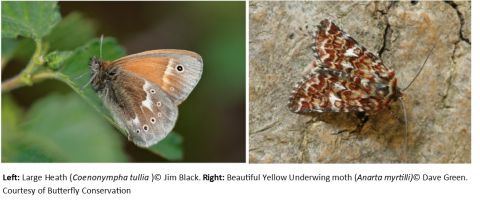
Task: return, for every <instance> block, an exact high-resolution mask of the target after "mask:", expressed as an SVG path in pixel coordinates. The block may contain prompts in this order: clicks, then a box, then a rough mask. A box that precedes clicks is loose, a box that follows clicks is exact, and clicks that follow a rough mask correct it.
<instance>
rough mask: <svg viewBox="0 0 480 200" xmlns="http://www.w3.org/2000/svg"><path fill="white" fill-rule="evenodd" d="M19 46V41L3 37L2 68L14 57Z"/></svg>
mask: <svg viewBox="0 0 480 200" xmlns="http://www.w3.org/2000/svg"><path fill="white" fill-rule="evenodd" d="M17 47H18V41H17V40H15V39H11V38H2V68H3V67H4V66H5V65H6V64H7V62H8V61H9V60H10V58H12V57H13V54H14V53H15V50H16V49H17Z"/></svg>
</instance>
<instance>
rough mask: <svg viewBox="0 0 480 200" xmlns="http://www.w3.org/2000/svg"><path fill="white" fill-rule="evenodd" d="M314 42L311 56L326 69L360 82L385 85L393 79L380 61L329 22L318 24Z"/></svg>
mask: <svg viewBox="0 0 480 200" xmlns="http://www.w3.org/2000/svg"><path fill="white" fill-rule="evenodd" d="M314 39H315V43H314V45H313V50H314V54H315V55H316V57H317V59H318V60H319V61H320V62H321V63H322V65H323V66H325V67H327V68H330V69H334V70H338V71H342V72H345V73H347V74H349V75H350V76H352V77H353V76H356V77H361V78H362V79H364V82H365V81H371V82H379V83H384V84H388V83H389V82H390V81H391V80H392V79H394V77H395V72H394V71H393V70H391V69H389V68H387V67H385V66H384V65H383V62H382V60H381V59H380V58H378V57H377V56H376V55H374V54H373V53H372V52H370V51H368V50H367V49H366V48H365V47H364V46H362V45H360V44H359V43H358V42H357V41H355V39H353V38H352V37H350V36H349V35H348V34H347V33H345V32H343V31H342V30H341V29H340V28H338V27H337V26H336V25H335V24H334V23H333V22H331V21H329V20H326V19H325V20H322V21H321V22H320V25H319V26H318V27H317V31H316V32H315V34H314Z"/></svg>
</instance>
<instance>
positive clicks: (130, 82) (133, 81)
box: [103, 69, 178, 147]
mask: <svg viewBox="0 0 480 200" xmlns="http://www.w3.org/2000/svg"><path fill="white" fill-rule="evenodd" d="M116 73H117V74H116V77H115V78H114V79H113V80H111V82H110V83H109V84H108V86H107V87H106V89H105V90H103V97H104V101H105V105H106V106H107V107H108V108H109V109H110V110H111V111H112V114H113V117H114V119H115V121H116V122H117V124H119V125H120V126H121V127H122V128H123V129H124V130H125V131H126V132H127V133H128V138H129V140H132V141H133V143H135V144H136V145H137V146H140V147H149V146H151V145H153V144H155V143H157V142H158V141H160V140H162V139H163V138H165V137H166V136H167V134H168V133H170V132H171V131H172V129H173V127H174V126H175V122H176V120H177V116H178V108H177V106H176V105H175V103H174V102H173V101H172V99H171V98H169V95H167V94H166V93H165V92H164V91H163V90H162V89H161V88H160V87H158V86H157V85H156V84H155V83H153V82H151V81H149V80H145V79H143V78H141V77H139V76H138V75H137V74H134V73H131V72H129V71H125V70H122V69H119V70H118V71H117V72H116Z"/></svg>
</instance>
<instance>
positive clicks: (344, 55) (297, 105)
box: [288, 19, 431, 136]
mask: <svg viewBox="0 0 480 200" xmlns="http://www.w3.org/2000/svg"><path fill="white" fill-rule="evenodd" d="M313 37H314V40H315V41H314V44H313V46H312V50H313V52H314V56H315V57H316V59H315V60H314V61H313V62H312V64H311V65H310V70H309V72H308V73H307V74H306V75H305V76H304V77H303V80H302V81H300V82H298V83H297V84H296V85H295V87H294V89H293V90H292V92H291V95H290V98H289V103H288V108H289V109H290V111H292V112H294V113H311V112H320V113H321V112H357V113H367V114H374V113H377V112H378V111H380V110H385V109H388V108H389V106H390V105H391V104H392V102H395V101H397V100H398V101H400V102H401V105H402V108H403V111H404V117H405V127H407V126H406V112H405V107H404V106H403V101H402V98H401V97H402V95H403V94H402V91H404V90H405V89H406V88H405V89H403V90H402V89H400V88H399V87H398V86H397V78H396V77H395V71H393V70H392V69H390V68H388V67H386V66H385V65H384V64H383V62H382V60H381V59H380V58H378V56H376V55H375V54H373V53H372V52H370V51H368V50H367V49H366V48H365V47H364V46H362V45H360V44H359V43H358V42H357V41H355V39H353V38H352V37H351V36H349V35H348V34H347V33H345V32H344V31H342V30H341V29H340V28H339V27H338V26H336V25H335V24H334V23H333V22H331V21H330V20H327V19H325V20H322V21H321V22H320V25H319V26H317V30H316V31H315V32H314V34H313ZM430 53H431V52H430ZM429 56H430V54H429V55H428V57H429ZM428 57H427V59H428ZM427 59H426V60H425V62H424V64H423V65H422V67H421V69H420V70H419V72H420V71H421V70H422V68H423V66H424V65H425V63H426V61H427ZM419 72H418V73H419ZM418 73H417V76H418ZM417 76H415V78H416V77H417ZM415 78H414V79H415ZM414 79H413V80H414ZM413 80H412V82H413ZM412 82H410V83H412ZM409 86H410V84H409ZM407 88H408V86H407ZM406 132H407V129H405V136H406Z"/></svg>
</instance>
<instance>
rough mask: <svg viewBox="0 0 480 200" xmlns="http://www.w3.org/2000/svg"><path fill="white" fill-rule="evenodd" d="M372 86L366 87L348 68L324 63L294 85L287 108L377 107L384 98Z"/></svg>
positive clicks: (344, 109)
mask: <svg viewBox="0 0 480 200" xmlns="http://www.w3.org/2000/svg"><path fill="white" fill-rule="evenodd" d="M373 87H374V86H373V85H370V86H368V87H363V86H362V85H361V83H360V79H359V78H355V77H350V76H349V75H348V74H347V73H345V72H341V71H338V70H333V69H329V68H326V67H323V68H322V67H321V68H318V69H316V70H314V71H313V72H311V73H310V74H308V75H306V76H305V77H304V79H303V80H302V81H301V82H299V83H298V84H297V85H296V86H295V89H294V90H293V91H292V94H291V96H290V101H289V104H288V108H289V109H290V110H291V111H292V112H295V113H309V112H370V111H377V110H379V109H382V108H383V107H382V106H383V105H384V102H383V98H381V97H377V96H376V95H373V94H372V92H373V93H375V90H374V88H373Z"/></svg>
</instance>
